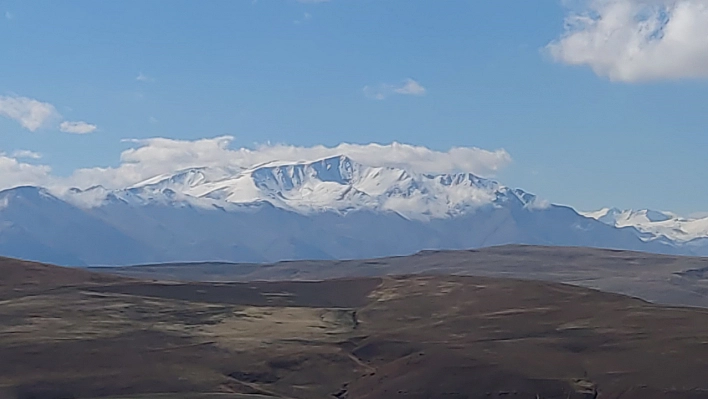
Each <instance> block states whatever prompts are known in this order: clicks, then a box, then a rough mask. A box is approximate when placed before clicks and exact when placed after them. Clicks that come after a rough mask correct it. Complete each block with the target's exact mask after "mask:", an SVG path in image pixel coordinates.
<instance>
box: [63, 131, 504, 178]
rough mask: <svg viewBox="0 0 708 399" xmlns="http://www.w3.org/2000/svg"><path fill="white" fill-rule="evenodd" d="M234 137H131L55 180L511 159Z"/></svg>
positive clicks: (429, 169)
mask: <svg viewBox="0 0 708 399" xmlns="http://www.w3.org/2000/svg"><path fill="white" fill-rule="evenodd" d="M232 141H233V138H232V137H230V136H224V137H216V138H208V139H200V140H194V141H185V140H173V139H167V138H152V139H145V140H131V141H130V142H131V143H133V144H134V146H133V148H130V149H128V150H126V151H124V152H123V153H122V154H121V156H120V160H121V164H120V165H119V166H118V167H115V168H88V169H80V170H77V171H76V172H75V173H74V174H73V175H72V176H71V178H70V179H68V180H64V181H61V182H55V183H56V184H59V185H63V186H65V187H68V186H76V187H80V188H86V187H89V186H93V185H99V184H100V185H103V186H106V187H108V188H118V187H127V186H130V185H132V184H135V183H138V182H140V181H142V180H145V179H148V178H151V177H154V176H156V175H160V174H164V173H172V172H175V171H177V170H181V169H186V168H190V167H203V166H206V167H217V168H224V169H233V170H241V169H243V168H249V167H253V166H255V165H261V164H264V163H268V162H273V161H279V162H300V161H308V160H309V161H314V160H317V159H322V158H327V157H331V156H338V155H346V156H349V157H351V158H352V159H353V160H355V161H357V162H360V163H363V164H366V165H370V166H391V167H404V168H407V169H410V170H413V171H417V172H420V173H446V172H457V171H464V172H471V173H475V174H477V175H481V176H489V175H493V174H494V173H495V172H496V171H498V170H500V169H501V168H503V167H505V166H506V165H508V164H509V163H510V162H511V157H510V155H509V154H508V153H507V152H506V151H504V150H496V151H487V150H483V149H479V148H471V147H455V148H452V149H450V150H448V151H434V150H431V149H428V148H426V147H420V146H413V145H408V144H399V143H392V144H389V145H380V144H368V145H359V144H341V145H339V146H336V147H325V146H314V147H298V146H291V145H285V144H275V145H272V144H267V145H260V146H257V147H255V148H238V149H231V148H230V145H231V143H232Z"/></svg>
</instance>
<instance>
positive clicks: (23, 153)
mask: <svg viewBox="0 0 708 399" xmlns="http://www.w3.org/2000/svg"><path fill="white" fill-rule="evenodd" d="M10 156H11V157H13V158H18V159H19V158H24V159H42V154H40V153H38V152H34V151H29V150H17V151H14V152H13V153H12V154H11V155H10Z"/></svg>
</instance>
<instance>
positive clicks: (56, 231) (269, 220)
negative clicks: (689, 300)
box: [0, 156, 708, 265]
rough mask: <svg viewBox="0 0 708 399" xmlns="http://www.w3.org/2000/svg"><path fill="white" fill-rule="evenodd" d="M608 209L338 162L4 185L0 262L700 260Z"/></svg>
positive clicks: (462, 178)
mask: <svg viewBox="0 0 708 399" xmlns="http://www.w3.org/2000/svg"><path fill="white" fill-rule="evenodd" d="M612 214H613V213H612V212H610V211H607V212H605V213H604V214H600V213H597V214H592V215H590V214H588V215H587V216H591V217H586V216H583V215H580V214H578V213H577V212H576V211H575V210H573V209H572V208H569V207H565V206H558V205H552V204H550V203H547V202H545V201H542V200H539V199H537V198H536V197H535V196H534V195H532V194H530V193H527V192H525V191H523V190H520V189H512V188H508V187H505V186H503V185H501V184H499V183H497V182H495V181H493V180H489V179H484V178H480V177H478V176H475V175H473V174H469V173H457V174H424V173H417V172H415V171H412V170H406V169H403V168H395V167H380V166H371V165H365V164H363V163H360V162H356V161H355V160H352V159H350V158H348V157H344V156H336V157H330V158H326V159H320V160H315V161H309V162H295V163H292V162H291V163H285V162H271V163H267V164H261V165H257V166H253V167H250V168H238V169H225V168H190V169H186V170H181V171H177V172H175V173H171V174H165V175H160V176H155V177H153V178H150V179H148V180H145V181H143V182H140V183H138V184H134V185H131V186H129V187H124V188H119V189H107V188H104V187H101V186H96V187H90V188H87V189H71V190H68V191H65V192H50V191H48V190H46V189H43V188H38V187H19V188H15V189H11V190H6V191H3V192H0V255H4V256H15V257H21V258H27V259H33V260H40V261H48V262H54V263H59V264H67V265H86V264H90V265H123V264H129V263H148V262H167V261H203V260H221V261H237V262H272V261H278V260H284V259H346V258H371V257H380V256H389V255H405V254H411V253H414V252H418V251H420V250H424V249H463V248H478V247H483V246H491V245H502V244H511V243H519V244H542V245H573V246H592V247H604V248H618V249H632V250H639V251H650V252H658V253H684V254H708V253H707V252H705V250H706V248H708V240H705V241H695V240H694V241H689V242H682V241H678V240H674V239H672V238H671V237H669V236H659V235H651V234H649V233H647V232H645V231H644V230H641V229H639V228H638V227H635V226H627V227H625V226H623V225H619V224H617V223H610V224H606V223H604V222H606V221H607V220H609V219H608V218H611V217H613V216H611V215H612ZM647 217H648V218H651V220H658V219H662V220H663V218H662V217H657V216H656V215H654V214H650V215H648V216H647ZM603 218H604V219H603ZM595 219H601V220H602V221H599V220H595ZM667 220H668V219H667ZM665 221H666V220H664V222H665ZM653 223H655V222H653Z"/></svg>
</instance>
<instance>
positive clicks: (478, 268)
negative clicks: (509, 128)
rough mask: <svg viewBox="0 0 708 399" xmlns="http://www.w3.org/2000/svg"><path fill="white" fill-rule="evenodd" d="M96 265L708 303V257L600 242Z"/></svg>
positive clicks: (169, 275)
mask: <svg viewBox="0 0 708 399" xmlns="http://www.w3.org/2000/svg"><path fill="white" fill-rule="evenodd" d="M92 270H94V271H101V272H110V273H113V274H119V275H123V276H132V277H137V278H142V279H161V280H165V279H166V280H181V281H215V282H216V281H221V282H224V281H255V280H269V281H282V280H323V279H335V278H351V277H381V276H387V275H393V276H395V275H411V274H437V275H460V276H484V277H504V278H518V279H530V280H542V281H551V282H558V283H568V284H573V285H580V286H584V287H588V288H595V289H599V290H602V291H608V292H615V293H619V294H625V295H629V296H633V297H638V298H642V299H645V300H647V301H651V302H656V303H660V304H666V305H681V306H700V307H706V308H708V258H701V257H683V256H666V255H656V254H649V253H643V252H632V251H621V250H609V249H595V248H577V247H542V246H524V245H506V246H500V247H490V248H483V249H479V250H467V251H424V252H421V253H418V254H416V255H413V256H400V257H390V258H381V259H368V260H343V261H292V262H280V263H275V264H272V265H261V264H238V263H218V262H203V263H177V264H160V265H145V266H131V267H119V268H94V269H92Z"/></svg>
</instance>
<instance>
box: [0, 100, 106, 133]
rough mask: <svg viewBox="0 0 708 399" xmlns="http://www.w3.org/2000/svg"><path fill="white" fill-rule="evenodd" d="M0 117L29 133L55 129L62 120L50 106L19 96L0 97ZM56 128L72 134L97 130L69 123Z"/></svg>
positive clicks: (78, 123)
mask: <svg viewBox="0 0 708 399" xmlns="http://www.w3.org/2000/svg"><path fill="white" fill-rule="evenodd" d="M0 116H3V117H5V118H9V119H12V120H15V121H17V122H18V123H19V124H20V125H21V126H22V127H23V128H25V129H27V130H29V131H30V132H35V131H37V130H38V129H40V128H43V127H50V126H51V127H54V128H56V127H57V123H58V122H59V121H61V120H62V119H63V117H62V116H61V114H59V112H58V111H57V109H56V107H54V106H53V105H52V104H49V103H45V102H42V101H39V100H35V99H32V98H27V97H20V96H0ZM58 127H59V130H61V131H62V132H65V133H74V134H86V133H92V132H94V131H95V130H96V129H97V127H96V125H92V124H90V123H86V122H69V121H64V122H62V123H60V124H59V126H58Z"/></svg>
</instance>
